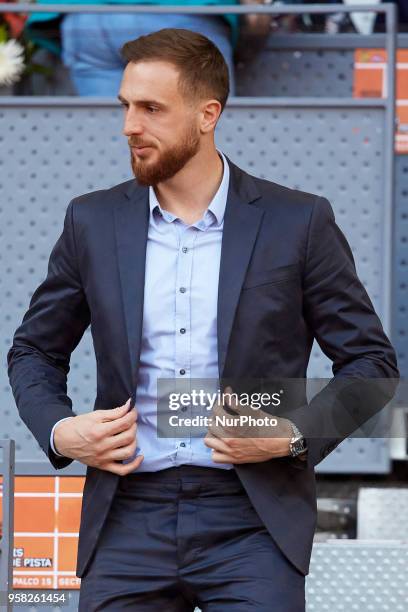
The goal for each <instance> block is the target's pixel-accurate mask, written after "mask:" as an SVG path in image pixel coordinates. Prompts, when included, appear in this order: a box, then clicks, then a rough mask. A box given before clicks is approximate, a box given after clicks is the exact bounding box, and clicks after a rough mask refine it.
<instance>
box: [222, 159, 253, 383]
mask: <svg viewBox="0 0 408 612" xmlns="http://www.w3.org/2000/svg"><path fill="white" fill-rule="evenodd" d="M227 159H228V158H227ZM228 164H229V167H230V184H229V189H228V198H227V205H226V209H225V215H224V228H223V235H222V246H221V262H220V274H219V284H218V307H217V335H218V370H219V376H220V378H222V375H223V371H224V366H225V359H226V355H227V348H228V342H229V338H230V335H231V330H232V324H233V321H234V316H235V311H236V308H237V305H238V300H239V296H240V293H241V287H242V284H243V282H244V278H245V274H246V270H247V267H248V264H249V261H250V258H251V254H252V251H253V248H254V244H255V240H256V236H257V234H258V231H259V227H260V224H261V220H262V217H263V214H264V212H263V210H261V209H260V208H256V207H255V206H249V204H250V203H251V202H253V201H255V200H257V199H259V198H260V197H261V195H260V193H259V192H258V190H257V188H256V185H255V181H254V180H253V179H252V177H251V176H250V175H248V174H246V172H244V171H242V170H241V169H240V168H238V167H237V166H235V164H233V163H232V162H231V161H230V160H229V159H228Z"/></svg>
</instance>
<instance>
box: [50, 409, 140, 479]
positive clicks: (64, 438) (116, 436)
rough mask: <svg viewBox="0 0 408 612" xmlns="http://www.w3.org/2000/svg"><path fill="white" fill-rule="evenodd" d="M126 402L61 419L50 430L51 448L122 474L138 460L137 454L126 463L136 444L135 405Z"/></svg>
mask: <svg viewBox="0 0 408 612" xmlns="http://www.w3.org/2000/svg"><path fill="white" fill-rule="evenodd" d="M130 402H131V399H130V398H129V399H128V401H127V402H126V404H123V406H119V407H117V408H111V409H110V410H94V411H92V412H87V413H85V414H79V415H77V416H75V417H70V418H69V419H66V420H64V421H62V422H61V423H60V424H59V425H57V426H56V427H55V430H54V446H55V449H56V450H57V451H58V452H59V453H61V454H62V455H64V456H65V457H69V458H71V459H77V460H78V461H80V462H81V463H84V464H85V465H90V466H93V467H97V468H99V469H101V470H107V471H108V472H113V473H114V474H118V475H119V476H125V475H126V474H129V472H133V471H134V470H135V469H137V468H138V467H139V466H140V464H141V463H142V461H143V459H144V457H143V455H138V456H137V457H135V459H134V460H133V461H131V462H130V463H125V464H124V463H122V460H123V459H130V458H131V457H133V455H134V453H135V451H136V446H137V440H136V430H137V422H136V421H137V409H136V406H135V407H134V408H132V410H129V407H130Z"/></svg>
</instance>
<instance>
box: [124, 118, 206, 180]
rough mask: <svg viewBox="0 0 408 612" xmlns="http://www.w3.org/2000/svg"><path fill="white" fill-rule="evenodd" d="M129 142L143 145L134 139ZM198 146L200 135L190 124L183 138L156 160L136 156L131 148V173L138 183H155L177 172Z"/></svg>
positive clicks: (195, 151)
mask: <svg viewBox="0 0 408 612" xmlns="http://www.w3.org/2000/svg"><path fill="white" fill-rule="evenodd" d="M129 144H130V145H132V144H135V145H139V146H141V145H143V144H144V143H143V142H138V141H137V140H136V139H135V140H134V141H133V142H132V138H130V139H129ZM199 146H200V137H199V135H198V133H197V131H196V128H195V126H194V125H190V128H189V130H188V131H187V132H186V134H185V136H184V139H183V140H182V141H181V142H178V143H177V144H175V145H174V146H173V147H172V148H170V149H167V150H165V151H164V152H162V153H160V157H159V159H158V161H157V162H154V163H152V162H150V161H149V160H148V158H146V159H141V158H138V157H136V156H135V155H134V154H133V152H132V150H131V152H130V163H131V166H132V170H133V174H134V175H135V177H136V178H137V181H138V183H139V184H140V185H156V184H157V183H160V182H162V181H166V180H168V179H170V178H172V177H173V176H174V175H175V174H176V173H177V172H179V171H180V170H181V169H182V168H183V167H184V166H185V165H186V163H187V162H188V161H189V160H190V159H191V158H192V157H193V156H194V155H195V154H196V153H197V151H198V149H199Z"/></svg>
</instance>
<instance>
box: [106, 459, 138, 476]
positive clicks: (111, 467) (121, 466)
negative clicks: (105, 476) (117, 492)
mask: <svg viewBox="0 0 408 612" xmlns="http://www.w3.org/2000/svg"><path fill="white" fill-rule="evenodd" d="M143 459H144V456H143V455H138V456H137V457H135V459H134V460H133V461H131V462H130V463H116V462H115V461H110V462H108V463H107V464H105V465H104V466H103V467H102V468H101V469H103V470H106V471H107V472H112V473H113V474H117V475H118V476H126V475H127V474H130V472H134V470H136V469H137V468H138V467H139V466H140V464H141V463H142V461H143Z"/></svg>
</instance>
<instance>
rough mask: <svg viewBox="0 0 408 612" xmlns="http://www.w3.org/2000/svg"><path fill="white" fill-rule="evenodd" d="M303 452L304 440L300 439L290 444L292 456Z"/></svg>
mask: <svg viewBox="0 0 408 612" xmlns="http://www.w3.org/2000/svg"><path fill="white" fill-rule="evenodd" d="M303 450H305V440H304V438H300V439H299V440H295V442H293V443H292V444H291V452H292V455H298V454H299V453H301V452H302V451H303Z"/></svg>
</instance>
